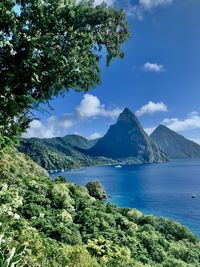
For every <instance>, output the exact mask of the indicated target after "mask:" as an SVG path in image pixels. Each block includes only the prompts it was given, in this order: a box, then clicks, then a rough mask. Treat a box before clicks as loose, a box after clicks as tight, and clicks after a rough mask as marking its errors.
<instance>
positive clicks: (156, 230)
mask: <svg viewBox="0 0 200 267" xmlns="http://www.w3.org/2000/svg"><path fill="white" fill-rule="evenodd" d="M0 156H1V161H0V224H1V233H2V234H4V239H5V240H7V241H6V243H4V244H5V245H6V246H7V248H8V251H12V250H13V249H14V248H18V247H21V245H25V250H24V252H23V254H22V256H21V258H20V263H18V264H17V265H16V266H20V267H25V266H29V267H31V266H32V267H37V266H38V267H39V266H43V267H52V266H53V267H60V266H71V267H87V266H88V267H99V266H102V267H108V266H109V267H116V266H117V267H120V266H121V267H125V266H126V267H129V266H134V267H135V266H136V267H137V266H152V267H153V266H157V267H161V266H164V267H172V266H174V267H177V266H181V267H186V266H188V267H190V266H191V267H192V266H196V267H197V266H199V262H200V241H199V240H198V239H197V238H196V237H195V236H194V235H193V234H192V233H191V232H190V231H189V230H188V229H187V228H185V227H183V226H181V225H180V224H178V223H175V222H172V221H169V220H167V219H164V218H156V217H153V216H151V215H148V216H145V215H144V214H142V213H141V212H139V211H138V210H134V209H127V208H124V209H120V208H117V207H116V206H114V205H112V204H109V203H105V202H103V201H100V200H98V199H95V198H93V197H91V196H90V195H89V194H88V191H87V188H86V187H81V186H78V185H75V184H72V183H69V182H65V180H64V179H63V178H62V177H58V178H57V179H56V180H55V181H52V180H51V179H49V178H48V176H47V174H46V172H45V170H44V169H42V168H41V167H39V166H38V165H37V164H35V163H34V162H33V161H31V160H30V159H29V158H28V157H27V156H24V155H23V154H20V153H18V152H16V151H15V150H13V149H7V151H4V152H1V155H0ZM0 251H1V253H2V255H3V256H6V253H7V252H6V251H4V250H3V249H2V247H1V246H0ZM3 253H4V254H3Z"/></svg>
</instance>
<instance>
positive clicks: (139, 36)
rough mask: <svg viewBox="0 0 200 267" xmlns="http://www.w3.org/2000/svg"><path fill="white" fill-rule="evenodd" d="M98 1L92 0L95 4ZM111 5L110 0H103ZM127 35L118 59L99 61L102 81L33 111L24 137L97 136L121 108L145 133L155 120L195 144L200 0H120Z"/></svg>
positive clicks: (199, 116)
mask: <svg viewBox="0 0 200 267" xmlns="http://www.w3.org/2000/svg"><path fill="white" fill-rule="evenodd" d="M100 2H101V0H96V4H98V3H100ZM108 3H109V4H113V2H112V0H109V1H108ZM117 5H118V6H120V7H123V8H124V9H125V11H126V13H127V19H128V23H129V30H130V32H131V35H132V36H131V38H130V39H129V41H128V42H127V43H126V44H125V45H124V47H123V50H124V52H125V55H126V56H125V58H124V60H120V59H115V60H114V61H113V62H112V63H111V65H110V67H109V68H107V67H106V66H105V61H103V62H102V83H101V85H99V86H97V87H95V88H93V89H92V90H91V91H90V92H89V93H88V94H87V95H84V94H83V93H76V92H73V91H70V92H69V93H67V94H66V97H64V98H61V97H60V98H57V99H53V100H52V101H51V102H50V103H51V105H52V106H53V107H54V110H49V113H39V112H37V113H36V116H37V117H38V118H40V121H33V122H32V124H31V128H30V129H29V131H28V132H27V134H26V137H32V136H37V137H52V136H64V135H66V134H69V133H78V134H80V135H83V136H85V137H97V136H102V135H103V134H104V133H105V132H106V130H107V129H108V127H109V125H110V124H112V123H114V122H115V121H116V119H117V116H118V114H119V113H120V111H121V110H122V109H123V108H124V107H129V108H130V109H131V110H132V111H134V112H136V115H137V116H138V117H139V120H140V122H141V123H142V125H143V127H144V128H145V129H146V131H147V132H148V133H150V132H151V131H152V129H154V128H155V127H156V126H158V125H159V124H160V123H162V124H165V125H166V126H168V127H169V128H171V129H173V130H175V131H177V132H179V133H180V134H182V135H184V136H186V137H187V138H190V139H192V140H195V141H197V142H199V143H200V88H199V87H200V16H199V10H200V1H199V0H184V1H183V0H139V1H129V0H120V1H119V2H117Z"/></svg>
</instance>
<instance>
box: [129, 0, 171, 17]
mask: <svg viewBox="0 0 200 267" xmlns="http://www.w3.org/2000/svg"><path fill="white" fill-rule="evenodd" d="M173 1H174V0H139V3H138V4H132V3H131V1H130V0H129V1H128V4H127V7H125V10H126V13H127V15H128V16H131V17H134V18H136V19H139V20H142V19H143V18H144V14H145V13H146V12H149V11H152V10H154V9H156V8H158V7H163V6H166V5H169V4H172V2H173Z"/></svg>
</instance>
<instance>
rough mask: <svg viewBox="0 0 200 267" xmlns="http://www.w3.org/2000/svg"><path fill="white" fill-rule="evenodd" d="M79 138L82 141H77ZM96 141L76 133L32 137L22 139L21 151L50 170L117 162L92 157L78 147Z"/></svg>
mask: <svg viewBox="0 0 200 267" xmlns="http://www.w3.org/2000/svg"><path fill="white" fill-rule="evenodd" d="M77 139H78V140H79V141H82V142H77ZM93 144H94V141H89V140H87V139H85V138H83V137H80V136H79V138H77V136H76V135H74V136H72V135H70V136H65V137H63V138H62V137H55V138H49V139H40V138H30V139H23V140H21V143H20V146H19V148H18V149H19V151H20V152H23V153H25V154H27V155H28V156H30V157H31V158H32V159H33V160H34V161H35V162H37V163H38V164H39V165H40V166H42V167H43V168H45V169H46V170H48V171H50V172H51V171H55V170H59V171H60V170H63V169H72V168H73V169H74V168H79V167H82V166H91V165H103V164H113V163H115V161H114V160H112V159H107V158H103V157H99V158H97V157H90V156H88V155H85V154H83V153H81V152H80V151H79V150H78V149H77V148H78V146H79V147H81V148H83V147H84V148H86V147H90V146H91V145H93ZM74 145H75V147H74Z"/></svg>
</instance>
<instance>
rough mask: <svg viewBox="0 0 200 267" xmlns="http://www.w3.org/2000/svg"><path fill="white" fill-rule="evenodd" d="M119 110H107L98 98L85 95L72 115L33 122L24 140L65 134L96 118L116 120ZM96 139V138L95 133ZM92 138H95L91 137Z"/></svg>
mask: <svg viewBox="0 0 200 267" xmlns="http://www.w3.org/2000/svg"><path fill="white" fill-rule="evenodd" d="M121 111H122V110H121V109H120V108H113V109H112V108H107V107H105V105H104V104H101V102H100V100H99V99H98V97H96V96H94V95H90V94H85V95H84V97H83V99H82V101H81V103H80V104H79V105H78V106H77V107H76V109H75V111H74V113H63V114H62V115H61V116H51V117H49V118H48V119H47V120H46V121H43V122H42V121H39V120H33V121H32V122H31V123H30V127H29V129H28V130H27V132H26V133H24V134H23V135H22V137H24V138H30V137H39V138H51V137H55V136H63V135H65V134H67V130H69V129H71V128H72V127H73V126H75V125H76V124H78V123H82V122H84V121H87V120H88V119H93V118H97V117H109V118H111V119H113V118H116V117H117V116H118V115H119V114H120V113H121ZM95 134H96V138H98V136H97V133H95ZM93 138H95V137H94V136H93Z"/></svg>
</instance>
